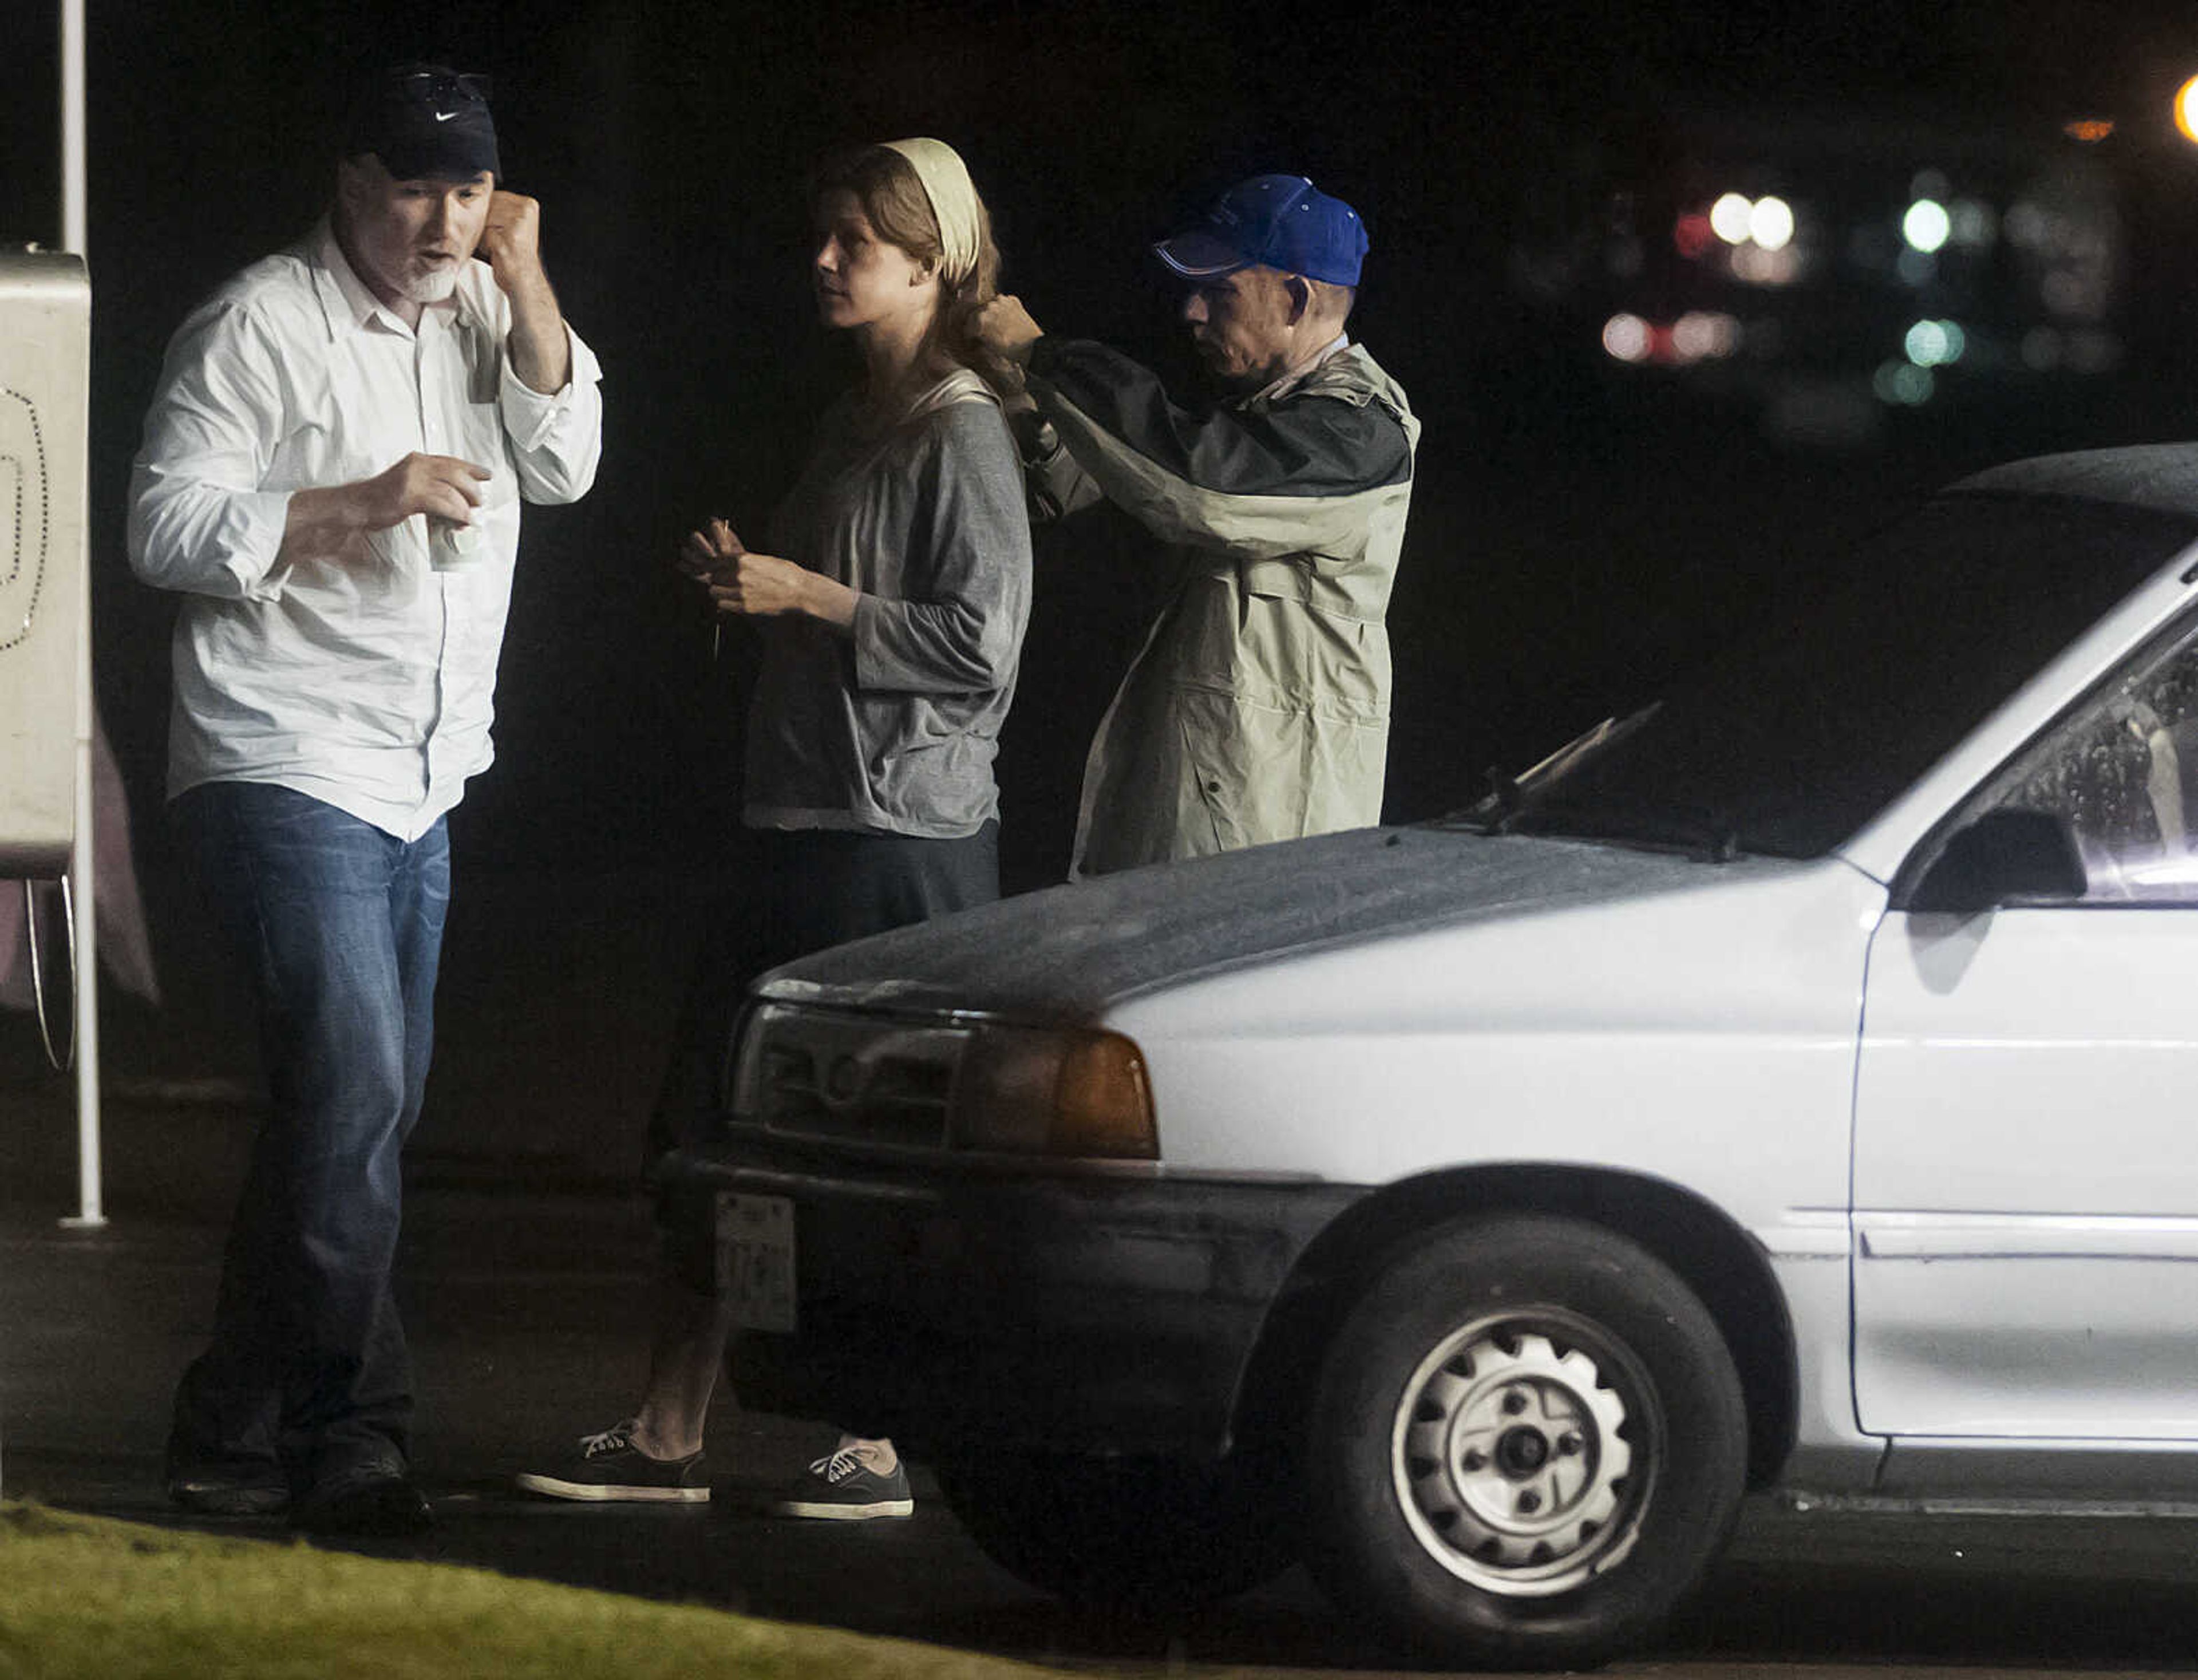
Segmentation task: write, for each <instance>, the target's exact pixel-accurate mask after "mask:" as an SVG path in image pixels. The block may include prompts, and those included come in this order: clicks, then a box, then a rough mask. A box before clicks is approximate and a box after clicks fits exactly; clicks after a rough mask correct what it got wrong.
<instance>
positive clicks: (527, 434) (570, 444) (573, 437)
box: [497, 325, 603, 503]
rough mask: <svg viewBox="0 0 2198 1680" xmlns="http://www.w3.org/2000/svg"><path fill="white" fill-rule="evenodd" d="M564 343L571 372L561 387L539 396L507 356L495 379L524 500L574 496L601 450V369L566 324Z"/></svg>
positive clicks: (588, 481)
mask: <svg viewBox="0 0 2198 1680" xmlns="http://www.w3.org/2000/svg"><path fill="white" fill-rule="evenodd" d="M565 343H566V346H567V349H568V350H569V351H570V352H571V354H572V373H571V375H570V376H569V377H567V380H566V381H565V383H564V386H563V387H562V388H561V389H559V390H557V391H555V392H551V393H549V395H547V396H544V394H543V393H542V392H539V391H537V390H535V389H534V388H533V387H532V386H530V385H528V384H527V383H526V381H524V380H522V379H521V378H520V376H519V374H518V371H517V370H516V369H515V368H514V367H513V366H512V364H511V358H510V357H509V355H506V356H505V357H504V358H503V373H502V375H500V377H499V380H498V383H497V407H498V409H499V410H501V411H502V413H503V429H504V435H505V436H506V437H507V438H508V439H509V440H510V443H511V453H512V460H513V462H514V464H515V466H516V468H518V472H519V483H520V493H521V494H522V495H524V496H525V497H526V500H528V501H529V502H536V503H562V502H577V501H579V499H580V497H583V496H584V495H586V494H587V492H588V488H589V486H590V485H593V484H594V483H595V481H596V463H597V462H598V461H599V460H600V459H601V457H602V446H603V399H602V376H603V375H602V366H601V364H600V363H597V362H596V353H595V352H594V351H592V350H590V349H589V348H588V346H587V345H586V344H585V343H584V342H583V341H582V340H581V338H580V335H579V334H578V333H576V332H574V331H573V329H572V328H571V327H570V326H569V325H568V326H567V328H565Z"/></svg>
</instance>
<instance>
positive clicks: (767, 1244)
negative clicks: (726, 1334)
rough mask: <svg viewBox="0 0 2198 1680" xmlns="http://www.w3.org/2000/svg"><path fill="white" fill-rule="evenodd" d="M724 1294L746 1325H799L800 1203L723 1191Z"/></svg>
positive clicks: (787, 1329) (736, 1319)
mask: <svg viewBox="0 0 2198 1680" xmlns="http://www.w3.org/2000/svg"><path fill="white" fill-rule="evenodd" d="M718 1297H719V1299H723V1300H724V1301H725V1302H726V1303H727V1304H728V1305H730V1307H731V1308H732V1315H733V1323H734V1325H735V1327H736V1328H739V1329H743V1330H774V1331H777V1332H779V1333H780V1334H792V1332H793V1330H794V1204H793V1203H792V1202H791V1201H789V1200H788V1199H787V1198H786V1197H784V1196H744V1195H735V1194H734V1193H733V1192H731V1191H730V1190H725V1191H720V1192H719V1193H718Z"/></svg>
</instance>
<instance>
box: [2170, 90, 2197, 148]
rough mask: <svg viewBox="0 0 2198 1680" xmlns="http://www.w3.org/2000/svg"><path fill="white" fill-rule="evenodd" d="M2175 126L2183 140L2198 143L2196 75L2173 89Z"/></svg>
mask: <svg viewBox="0 0 2198 1680" xmlns="http://www.w3.org/2000/svg"><path fill="white" fill-rule="evenodd" d="M2175 126H2176V128H2177V130H2178V131H2180V133H2181V134H2182V136H2183V138H2184V139H2185V140H2188V141H2189V142H2192V143H2193V144H2194V145H2198V76H2193V77H2192V78H2190V79H2189V81H2187V82H2185V83H2184V84H2183V85H2182V86H2181V87H2179V88H2178V89H2176V90H2175Z"/></svg>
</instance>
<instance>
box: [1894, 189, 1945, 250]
mask: <svg viewBox="0 0 2198 1680" xmlns="http://www.w3.org/2000/svg"><path fill="white" fill-rule="evenodd" d="M1953 230H1954V219H1953V218H1952V217H1951V216H1949V215H1948V214H1947V213H1946V206H1945V205H1943V204H1941V203H1939V201H1938V200H1936V199H1933V198H1919V199H1917V200H1916V202H1915V203H1913V204H1911V205H1910V206H1908V213H1907V214H1906V215H1904V216H1903V217H1902V218H1900V236H1901V237H1902V238H1903V239H1904V240H1906V241H1908V244H1909V247H1910V249H1911V250H1916V251H1921V252H1922V253H1924V255H1926V256H1928V255H1930V254H1931V253H1933V252H1934V251H1936V250H1937V249H1938V248H1939V247H1940V246H1942V245H1944V244H1945V242H1946V239H1947V236H1948V235H1951V233H1952V232H1953Z"/></svg>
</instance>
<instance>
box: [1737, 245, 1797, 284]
mask: <svg viewBox="0 0 2198 1680" xmlns="http://www.w3.org/2000/svg"><path fill="white" fill-rule="evenodd" d="M1800 271H1801V264H1800V257H1799V254H1798V253H1796V252H1795V251H1794V247H1792V246H1790V245H1782V246H1780V247H1778V248H1777V249H1776V250H1775V251H1766V250H1765V249H1764V248H1763V247H1761V246H1760V245H1743V246H1742V247H1739V248H1738V249H1737V250H1736V251H1735V252H1734V253H1732V274H1733V278H1734V279H1736V280H1745V281H1747V282H1748V284H1750V285H1751V286H1783V285H1785V284H1786V282H1788V281H1789V280H1792V279H1793V278H1794V276H1796V275H1798V274H1799V273H1800Z"/></svg>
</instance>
